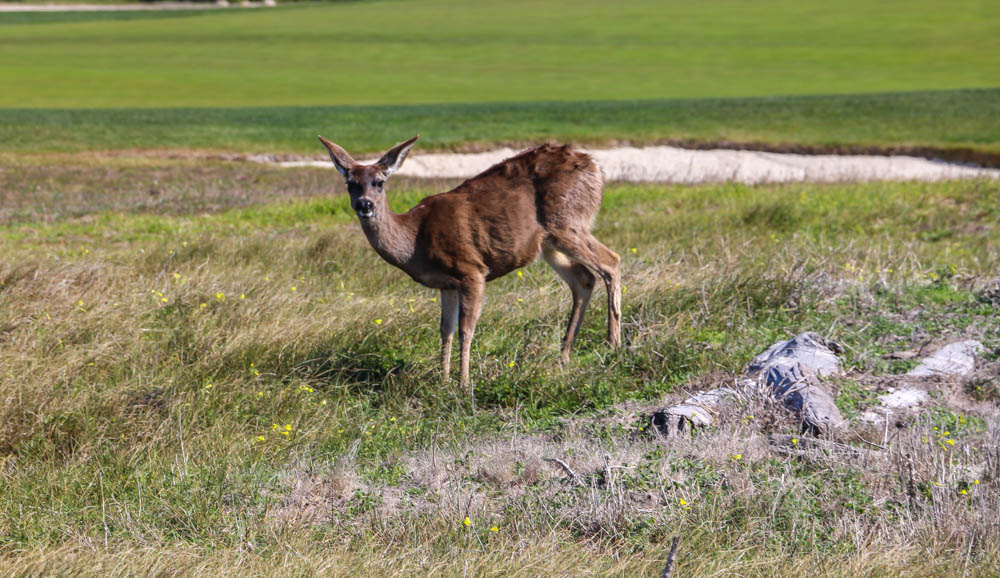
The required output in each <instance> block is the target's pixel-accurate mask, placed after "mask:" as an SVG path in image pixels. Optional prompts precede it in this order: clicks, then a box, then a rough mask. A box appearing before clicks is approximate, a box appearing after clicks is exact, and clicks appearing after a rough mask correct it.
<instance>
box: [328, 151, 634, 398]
mask: <svg viewBox="0 0 1000 578" xmlns="http://www.w3.org/2000/svg"><path fill="white" fill-rule="evenodd" d="M418 138H419V135H417V136H414V137H413V138H411V139H409V140H406V141H404V142H401V143H399V144H397V145H396V146H394V147H392V148H391V149H389V150H388V151H386V152H385V154H383V155H382V156H381V158H379V160H378V161H376V162H374V163H370V164H361V163H359V162H357V161H355V160H354V159H353V158H352V157H351V155H350V154H348V152H347V151H346V150H344V149H343V148H341V147H340V146H339V145H337V144H335V143H333V142H331V141H329V140H327V139H325V138H323V137H322V136H320V137H319V140H320V142H321V143H323V146H325V147H326V150H327V151H328V152H329V154H330V159H331V160H332V161H333V165H334V167H335V168H336V169H337V171H338V172H339V173H340V174H341V175H342V176H343V177H344V179H345V180H346V181H347V192H348V194H349V196H350V204H351V208H352V209H353V210H354V212H355V213H356V214H357V216H358V220H359V221H360V224H361V229H362V231H364V234H365V237H367V239H368V243H369V244H370V245H371V246H372V248H373V249H375V252H376V253H378V255H379V256H380V257H381V258H382V259H384V260H385V261H386V262H388V263H389V264H390V265H393V266H395V267H397V268H399V269H401V270H403V272H405V273H406V274H407V275H409V276H410V277H411V278H412V279H413V280H414V281H416V282H417V283H420V284H421V285H424V286H426V287H430V288H433V289H438V290H440V292H441V365H442V373H443V381H444V384H445V385H447V384H448V383H449V381H450V369H451V350H452V340H453V337H454V334H455V329H456V326H457V328H458V339H459V347H460V350H461V354H460V359H461V361H460V363H461V367H460V374H459V384H460V387H461V388H462V389H464V390H465V391H466V392H468V393H469V394H471V393H472V387H471V386H470V381H469V356H470V352H471V348H472V338H473V335H474V334H475V331H476V324H477V322H478V321H479V316H480V313H481V312H482V307H483V295H484V293H485V289H486V283H487V282H488V281H492V280H494V279H497V278H499V277H503V276H504V275H507V274H508V273H510V272H512V271H514V270H516V269H519V268H521V267H524V266H525V265H528V264H530V263H532V262H534V261H535V260H536V259H537V258H538V255H539V254H541V255H542V258H543V259H544V260H545V261H546V262H547V263H548V264H549V265H550V266H551V267H552V268H553V269H555V271H556V273H557V274H558V275H559V276H560V277H561V278H562V279H563V281H565V282H566V284H567V285H568V286H569V289H570V292H571V294H572V298H573V303H572V309H571V311H570V316H569V324H568V327H567V329H566V335H565V337H564V338H563V341H562V349H561V355H560V361H561V362H562V363H564V364H565V363H568V362H569V359H570V350H571V349H572V348H573V342H574V341H575V340H576V337H577V334H578V333H579V331H580V325H581V323H582V322H583V316H584V313H585V312H586V309H587V304H588V303H589V302H590V297H591V294H592V293H593V290H594V286H595V284H596V279H597V276H599V277H600V278H601V280H603V282H604V286H605V288H606V290H607V294H608V342H609V344H610V346H611V347H612V348H618V347H620V346H621V273H620V263H621V257H620V256H619V255H618V254H616V253H615V252H614V251H612V250H611V249H608V248H607V247H606V246H604V245H603V244H602V243H601V242H600V241H598V240H597V239H596V238H595V237H594V236H593V235H592V234H591V232H590V229H591V227H592V225H593V222H594V219H595V218H596V216H597V212H598V210H599V209H600V207H601V202H602V200H603V195H604V178H603V176H602V174H601V170H600V167H599V166H598V165H597V163H596V162H595V161H594V159H593V158H591V157H590V156H589V155H587V154H585V153H583V152H580V151H576V150H573V149H572V147H570V146H569V145H562V146H560V145H556V144H552V143H549V144H544V145H541V146H538V147H535V148H532V149H529V150H526V151H524V152H522V153H520V154H518V155H516V156H513V157H511V158H508V159H506V160H504V161H502V162H500V163H497V164H496V165H494V166H492V167H490V168H489V169H487V170H486V171H484V172H482V173H480V174H479V175H477V176H475V177H472V178H470V179H468V180H466V181H465V182H463V183H462V184H460V185H459V186H457V187H455V188H454V189H452V190H450V191H447V192H444V193H438V194H435V195H430V196H428V197H425V198H424V199H422V200H421V201H420V202H419V203H417V205H416V206H414V207H413V208H412V209H410V210H409V211H407V212H405V213H401V214H396V213H393V212H392V211H391V210H390V209H389V203H388V202H387V201H386V188H385V183H386V179H388V178H389V177H390V176H391V175H392V174H393V173H395V172H396V171H397V170H399V168H400V166H402V164H403V161H404V160H405V159H406V155H407V154H408V153H409V151H410V149H411V148H412V147H413V145H414V143H415V142H416V141H417V139H418Z"/></svg>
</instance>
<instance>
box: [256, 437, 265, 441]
mask: <svg viewBox="0 0 1000 578" xmlns="http://www.w3.org/2000/svg"><path fill="white" fill-rule="evenodd" d="M257 441H259V442H263V441H267V438H266V437H264V436H257Z"/></svg>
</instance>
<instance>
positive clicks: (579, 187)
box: [411, 145, 603, 279]
mask: <svg viewBox="0 0 1000 578" xmlns="http://www.w3.org/2000/svg"><path fill="white" fill-rule="evenodd" d="M602 189H603V180H602V178H601V173H600V169H599V168H598V166H597V164H596V163H595V162H594V161H593V159H591V157H590V156H589V155H586V154H584V153H580V152H578V151H574V150H572V149H571V148H570V147H568V146H555V145H543V146H540V147H537V148H534V149H531V150H528V151H525V152H523V153H521V154H519V155H517V156H515V157H512V158H510V159H507V160H505V161H503V162H501V163H499V164H497V165H494V166H493V167H491V168H490V169H488V170H486V171H485V172H483V173H482V174H480V175H478V176H476V177H473V178H472V179H469V180H468V181H466V182H464V183H462V184H461V185H459V186H458V187H456V188H455V189H454V190H452V191H449V192H447V193H441V194H439V195H433V196H430V197H427V198H425V199H424V200H423V201H421V202H420V203H419V204H418V205H417V206H416V207H414V208H413V210H412V211H411V213H412V214H413V216H415V217H418V218H419V220H420V222H421V227H420V230H419V231H418V243H420V244H422V245H423V246H424V247H426V249H427V251H426V253H425V254H426V255H427V258H428V260H429V261H430V262H429V263H427V265H431V266H437V267H439V268H441V269H442V270H443V271H450V272H452V273H453V274H455V276H456V277H458V276H461V275H463V274H466V273H467V272H471V271H479V272H481V273H483V274H485V275H486V277H487V279H494V278H497V277H500V276H503V275H506V274H507V273H509V272H511V271H513V270H514V269H518V268H520V267H523V266H525V265H527V264H529V263H531V262H532V261H534V260H535V259H536V258H537V257H538V254H539V252H540V251H541V244H542V241H543V240H544V238H545V237H546V235H547V232H548V231H552V230H556V229H568V228H577V227H579V228H583V229H585V230H589V228H590V223H591V221H592V220H593V218H594V216H595V215H596V214H597V211H598V209H599V208H600V205H601V196H602Z"/></svg>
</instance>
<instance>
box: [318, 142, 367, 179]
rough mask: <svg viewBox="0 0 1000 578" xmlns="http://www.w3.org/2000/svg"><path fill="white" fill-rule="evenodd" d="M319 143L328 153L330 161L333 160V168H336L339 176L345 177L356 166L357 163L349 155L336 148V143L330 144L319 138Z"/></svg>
mask: <svg viewBox="0 0 1000 578" xmlns="http://www.w3.org/2000/svg"><path fill="white" fill-rule="evenodd" d="M319 142H321V143H323V146H325V147H326V150H327V151H328V152H329V153H330V159H331V160H333V166H335V167H337V171H339V172H340V174H342V175H344V177H347V172H348V171H350V170H351V169H353V168H354V167H356V166H357V165H358V163H357V162H355V160H354V159H353V158H351V155H349V154H347V151H345V150H344V149H342V148H340V147H339V146H337V144H336V143H333V142H330V141H328V140H326V139H325V138H323V137H319Z"/></svg>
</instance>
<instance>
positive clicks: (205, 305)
mask: <svg viewBox="0 0 1000 578" xmlns="http://www.w3.org/2000/svg"><path fill="white" fill-rule="evenodd" d="M199 307H201V308H202V309H204V308H206V307H208V303H202V304H201V305H199Z"/></svg>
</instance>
